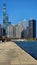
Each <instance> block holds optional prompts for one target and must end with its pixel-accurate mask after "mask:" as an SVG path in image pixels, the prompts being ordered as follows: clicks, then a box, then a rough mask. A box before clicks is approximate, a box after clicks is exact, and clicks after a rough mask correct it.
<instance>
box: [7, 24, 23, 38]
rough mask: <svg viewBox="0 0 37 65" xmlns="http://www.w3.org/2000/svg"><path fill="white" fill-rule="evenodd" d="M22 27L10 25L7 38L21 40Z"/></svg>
mask: <svg viewBox="0 0 37 65" xmlns="http://www.w3.org/2000/svg"><path fill="white" fill-rule="evenodd" d="M21 31H22V25H20V24H18V25H10V26H8V27H7V37H10V38H21Z"/></svg>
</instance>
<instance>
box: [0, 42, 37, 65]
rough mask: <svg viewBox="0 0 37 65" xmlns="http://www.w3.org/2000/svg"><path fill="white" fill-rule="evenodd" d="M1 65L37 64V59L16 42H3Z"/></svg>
mask: <svg viewBox="0 0 37 65" xmlns="http://www.w3.org/2000/svg"><path fill="white" fill-rule="evenodd" d="M0 65H37V60H35V59H34V58H33V57H32V56H30V55H29V54H28V53H26V52H25V51H24V50H22V49H21V48H20V47H19V46H17V45H16V44H15V43H14V42H4V43H2V42H1V43H0Z"/></svg>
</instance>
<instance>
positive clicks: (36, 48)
mask: <svg viewBox="0 0 37 65" xmlns="http://www.w3.org/2000/svg"><path fill="white" fill-rule="evenodd" d="M15 43H16V44H17V45H18V46H19V47H21V48H22V49H23V50H24V51H26V52H27V53H28V54H30V55H31V56H32V57H33V58H35V59H36V60H37V41H27V42H25V41H15Z"/></svg>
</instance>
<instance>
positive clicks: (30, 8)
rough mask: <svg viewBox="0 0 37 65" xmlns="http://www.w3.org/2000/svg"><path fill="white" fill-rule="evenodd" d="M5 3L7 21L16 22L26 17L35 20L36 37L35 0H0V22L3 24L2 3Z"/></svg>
mask: <svg viewBox="0 0 37 65" xmlns="http://www.w3.org/2000/svg"><path fill="white" fill-rule="evenodd" d="M4 3H6V11H7V14H8V16H9V21H10V22H11V23H12V24H18V23H19V22H21V21H23V20H24V19H26V23H27V26H28V24H29V23H28V21H29V20H30V19H31V18H34V19H35V20H36V37H37V0H0V24H3V4H4Z"/></svg>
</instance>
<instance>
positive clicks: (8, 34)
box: [7, 25, 13, 38]
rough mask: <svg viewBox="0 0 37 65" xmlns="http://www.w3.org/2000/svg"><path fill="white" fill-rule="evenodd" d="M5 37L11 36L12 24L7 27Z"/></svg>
mask: <svg viewBox="0 0 37 65" xmlns="http://www.w3.org/2000/svg"><path fill="white" fill-rule="evenodd" d="M7 37H8V38H13V26H12V25H10V26H8V27H7Z"/></svg>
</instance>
